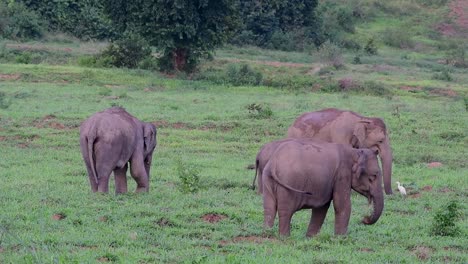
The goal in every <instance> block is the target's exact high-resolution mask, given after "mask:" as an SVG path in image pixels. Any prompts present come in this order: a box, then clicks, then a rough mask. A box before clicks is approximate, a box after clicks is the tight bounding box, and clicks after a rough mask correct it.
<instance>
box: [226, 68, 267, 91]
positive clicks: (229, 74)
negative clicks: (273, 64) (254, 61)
mask: <svg viewBox="0 0 468 264" xmlns="http://www.w3.org/2000/svg"><path fill="white" fill-rule="evenodd" d="M262 80H263V75H262V73H261V72H260V71H257V70H254V69H253V68H252V67H251V66H250V65H248V64H243V65H241V66H240V67H239V66H238V65H236V64H229V65H228V67H227V70H226V81H227V82H228V83H230V84H232V85H234V86H241V85H260V84H261V83H262Z"/></svg>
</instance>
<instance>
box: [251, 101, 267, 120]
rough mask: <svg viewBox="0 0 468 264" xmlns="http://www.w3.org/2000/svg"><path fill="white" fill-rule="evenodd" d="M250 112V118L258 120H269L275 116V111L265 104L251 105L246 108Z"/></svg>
mask: <svg viewBox="0 0 468 264" xmlns="http://www.w3.org/2000/svg"><path fill="white" fill-rule="evenodd" d="M246 108H247V110H248V111H249V117H251V118H256V119H267V118H270V117H271V116H273V111H272V110H271V108H270V107H269V106H268V105H265V104H257V103H253V104H249V105H247V106H246Z"/></svg>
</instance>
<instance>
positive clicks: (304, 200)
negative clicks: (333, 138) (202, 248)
mask: <svg viewBox="0 0 468 264" xmlns="http://www.w3.org/2000/svg"><path fill="white" fill-rule="evenodd" d="M262 176H263V209H264V225H265V227H267V228H271V227H273V224H274V221H275V217H276V214H277V213H278V216H279V233H280V235H282V236H289V234H290V230H291V218H292V216H293V214H294V213H295V212H296V211H298V210H301V209H312V216H311V219H310V223H309V228H308V230H307V234H306V235H307V236H313V235H315V234H317V233H318V232H319V231H320V228H321V226H322V224H323V222H324V219H325V216H326V214H327V211H328V208H329V206H330V203H331V201H333V207H334V209H335V234H336V235H343V234H346V233H347V230H348V223H349V218H350V214H351V189H353V190H355V191H356V192H358V193H360V194H361V195H363V196H365V197H367V198H368V200H369V202H371V203H372V204H373V212H372V214H371V215H370V216H366V217H365V218H364V219H363V220H362V222H363V223H364V224H368V225H370V224H374V223H375V222H377V220H378V219H379V218H380V215H381V214H382V211H383V208H384V194H383V190H382V185H381V184H382V176H381V171H380V167H379V163H378V160H377V155H376V154H375V152H374V151H373V150H370V149H354V148H352V147H351V146H348V145H344V144H335V143H328V142H321V141H315V140H309V139H296V140H289V141H286V142H284V143H282V144H281V145H280V146H279V147H278V148H277V149H276V151H275V152H274V153H273V155H272V156H271V158H270V160H269V161H268V163H267V165H266V167H265V169H264V171H263V175H262Z"/></svg>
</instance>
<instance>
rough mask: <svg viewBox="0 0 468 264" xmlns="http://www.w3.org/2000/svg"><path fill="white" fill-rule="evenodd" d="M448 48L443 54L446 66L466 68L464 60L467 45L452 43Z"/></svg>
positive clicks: (466, 62)
mask: <svg viewBox="0 0 468 264" xmlns="http://www.w3.org/2000/svg"><path fill="white" fill-rule="evenodd" d="M450 46H451V49H450V50H448V51H447V52H446V54H445V57H446V58H445V59H446V61H447V64H450V65H453V66H455V67H458V68H468V61H467V60H466V50H467V49H468V45H466V44H464V43H453V44H451V45H450Z"/></svg>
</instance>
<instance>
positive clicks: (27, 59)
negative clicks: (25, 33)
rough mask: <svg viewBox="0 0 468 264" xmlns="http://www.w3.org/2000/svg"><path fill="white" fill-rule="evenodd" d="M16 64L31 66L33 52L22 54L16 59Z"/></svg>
mask: <svg viewBox="0 0 468 264" xmlns="http://www.w3.org/2000/svg"><path fill="white" fill-rule="evenodd" d="M15 61H16V63H23V64H30V63H31V61H32V54H31V52H27V51H25V52H22V53H20V54H18V55H16V57H15Z"/></svg>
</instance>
